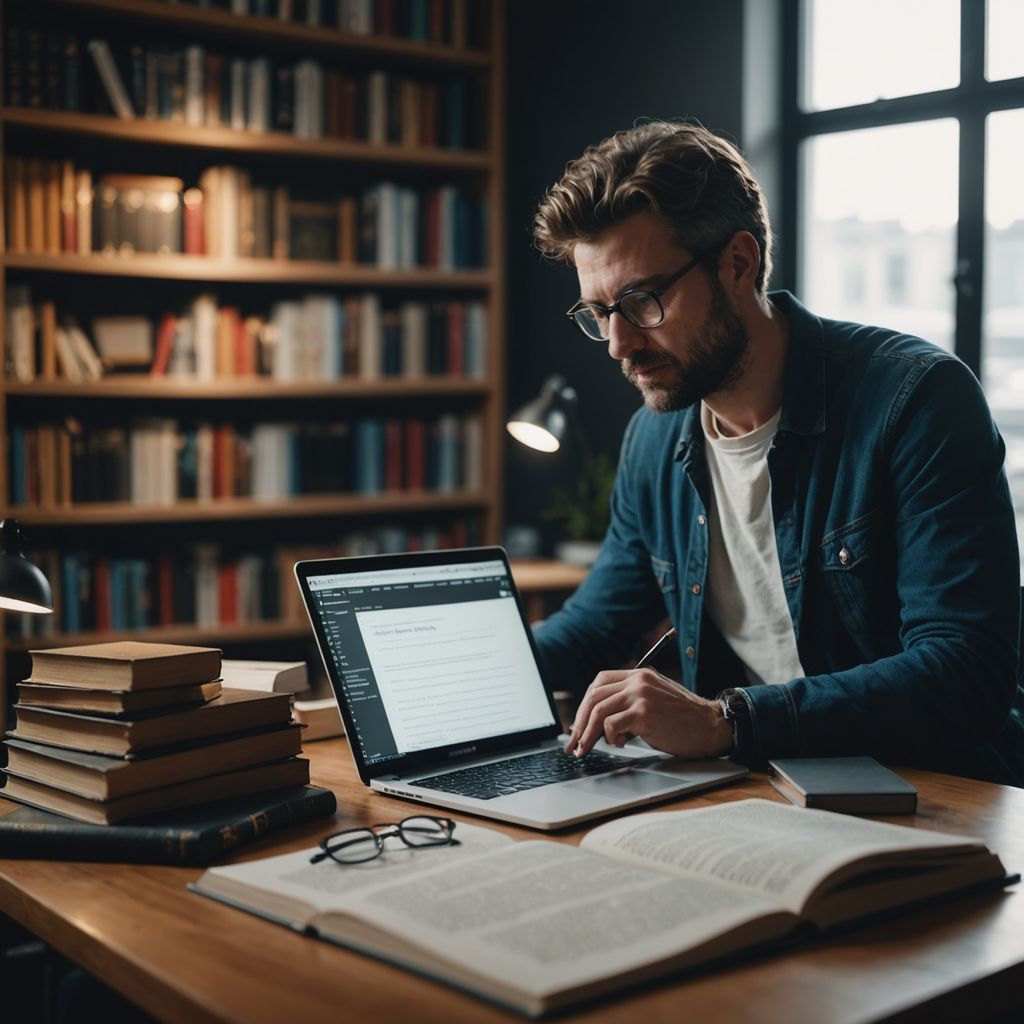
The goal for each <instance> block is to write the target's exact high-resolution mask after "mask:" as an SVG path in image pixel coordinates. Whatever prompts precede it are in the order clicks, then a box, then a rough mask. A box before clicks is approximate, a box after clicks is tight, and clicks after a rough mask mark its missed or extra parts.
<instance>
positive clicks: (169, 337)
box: [149, 313, 178, 377]
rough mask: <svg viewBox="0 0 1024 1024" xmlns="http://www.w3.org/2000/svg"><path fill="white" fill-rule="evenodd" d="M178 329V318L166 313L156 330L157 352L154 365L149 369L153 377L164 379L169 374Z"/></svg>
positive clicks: (154, 356)
mask: <svg viewBox="0 0 1024 1024" xmlns="http://www.w3.org/2000/svg"><path fill="white" fill-rule="evenodd" d="M177 329H178V318H177V317H176V316H175V315H174V314H173V313H164V315H163V316H162V317H161V318H160V326H159V327H157V330H156V351H155V353H154V355H153V365H152V366H151V367H150V368H149V375H150V376H151V377H162V376H163V375H164V374H165V373H167V366H168V364H169V363H170V361H171V352H172V351H173V349H174V332H175V331H176V330H177Z"/></svg>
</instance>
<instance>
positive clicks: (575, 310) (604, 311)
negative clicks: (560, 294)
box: [565, 256, 701, 341]
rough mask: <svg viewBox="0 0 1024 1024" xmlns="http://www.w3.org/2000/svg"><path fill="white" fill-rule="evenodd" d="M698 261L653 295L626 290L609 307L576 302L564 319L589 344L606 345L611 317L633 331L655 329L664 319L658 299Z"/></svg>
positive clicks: (698, 260) (672, 277)
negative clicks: (623, 320) (618, 315)
mask: <svg viewBox="0 0 1024 1024" xmlns="http://www.w3.org/2000/svg"><path fill="white" fill-rule="evenodd" d="M700 261H701V257H699V256H696V257H694V258H693V259H692V260H690V262H689V263H687V264H686V265H685V266H683V267H680V268H679V270H677V271H676V272H675V273H674V274H673V275H672V276H671V277H670V278H669V279H668V280H667V281H666V282H665V283H664V284H663V285H662V286H661V287H660V288H655V289H654V291H647V290H645V289H642V288H630V289H629V290H628V291H624V292H623V293H622V294H621V295H620V296H619V297H618V299H616V300H615V302H613V303H612V304H611V305H610V306H602V305H601V303H599V302H577V303H576V305H575V306H573V307H572V309H570V310H568V311H567V312H566V314H565V315H566V316H567V317H568V318H569V319H570V320H572V321H573V323H575V324H576V326H577V327H578V328H579V329H580V330H581V331H582V332H583V333H584V335H586V337H588V338H590V339H591V340H592V341H607V340H608V339H609V337H611V319H612V313H621V314H622V315H623V316H624V317H625V318H626V319H627V320H628V321H629V322H630V323H631V324H632V325H633V326H634V327H644V328H647V327H657V326H658V325H659V324H661V323H662V321H663V320H664V319H665V307H664V306H662V304H661V297H662V295H664V294H665V292H667V291H668V290H669V288H671V287H672V285H674V284H675V283H676V281H678V280H679V279H680V278H681V277H684V276H685V275H686V274H688V273H689V272H690V271H691V270H693V268H694V267H695V266H697V264H698V263H700Z"/></svg>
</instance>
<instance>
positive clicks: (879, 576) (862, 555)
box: [818, 509, 899, 661]
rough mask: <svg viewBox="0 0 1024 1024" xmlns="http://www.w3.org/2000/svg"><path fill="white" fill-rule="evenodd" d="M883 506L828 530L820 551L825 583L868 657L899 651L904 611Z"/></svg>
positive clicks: (883, 655)
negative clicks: (900, 620)
mask: <svg viewBox="0 0 1024 1024" xmlns="http://www.w3.org/2000/svg"><path fill="white" fill-rule="evenodd" d="M885 527H886V524H885V523H884V522H883V516H882V514H881V511H880V510H877V509H876V510H875V511H873V512H869V513H867V514H866V515H863V516H860V517H859V518H857V519H855V520H853V521H852V522H850V523H847V524H846V525H845V526H842V527H840V528H839V529H838V530H833V531H832V532H831V533H829V534H826V536H825V537H824V538H822V541H821V547H820V549H819V552H818V564H819V567H820V569H821V573H822V576H823V578H824V581H825V586H826V588H827V590H828V592H829V594H830V595H831V597H832V600H833V602H834V604H835V607H836V611H837V612H838V614H839V617H840V619H841V621H842V623H843V625H844V626H845V627H846V629H847V631H848V632H849V634H850V636H851V637H852V638H853V640H854V641H855V643H856V644H857V646H858V647H859V648H860V650H861V652H862V654H863V655H864V656H865V657H866V658H868V659H869V660H872V661H873V660H876V659H877V658H881V657H885V656H886V655H888V654H893V653H895V652H896V651H897V650H898V649H899V641H898V630H899V610H898V602H897V599H896V592H895V585H894V579H893V559H894V557H895V552H894V551H893V550H892V541H891V531H890V530H888V529H886V528H885Z"/></svg>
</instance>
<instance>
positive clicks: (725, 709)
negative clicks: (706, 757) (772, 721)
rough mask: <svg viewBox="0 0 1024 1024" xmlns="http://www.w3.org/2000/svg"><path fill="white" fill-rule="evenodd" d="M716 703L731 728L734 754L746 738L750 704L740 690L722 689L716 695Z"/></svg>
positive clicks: (742, 745)
mask: <svg viewBox="0 0 1024 1024" xmlns="http://www.w3.org/2000/svg"><path fill="white" fill-rule="evenodd" d="M718 703H719V706H720V707H721V708H722V715H723V717H724V718H725V720H726V721H727V722H728V723H729V726H730V728H731V729H732V750H731V751H729V753H730V754H735V753H737V752H738V751H740V750H742V749H743V747H744V741H746V740H748V735H747V734H748V733H749V731H750V705H749V704H748V703H747V696H746V694H745V693H744V692H743V691H742V690H737V689H730V690H723V691H722V692H721V693H720V694H719V695H718Z"/></svg>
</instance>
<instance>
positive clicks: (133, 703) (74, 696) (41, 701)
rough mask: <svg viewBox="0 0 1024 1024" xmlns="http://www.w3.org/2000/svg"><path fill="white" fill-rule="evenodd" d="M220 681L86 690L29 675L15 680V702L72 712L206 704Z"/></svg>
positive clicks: (123, 711) (119, 711) (127, 711)
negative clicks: (47, 681)
mask: <svg viewBox="0 0 1024 1024" xmlns="http://www.w3.org/2000/svg"><path fill="white" fill-rule="evenodd" d="M220 691H221V682H220V681H219V680H212V681H211V682H208V683H189V684H187V685H185V686H166V687H161V688H160V689H157V690H86V689H82V688H81V687H79V686H58V685H55V684H54V683H40V682H37V681H36V680H35V679H32V678H31V677H30V678H28V679H25V680H23V681H22V682H20V683H18V703H19V704H21V705H23V706H24V707H44V708H54V709H55V710H58V711H60V710H63V711H71V712H76V711H77V712H89V711H92V712H96V713H98V714H104V715H125V714H131V713H132V712H136V711H153V710H155V709H157V708H171V707H177V706H179V705H188V704H205V703H206V702H207V701H211V700H213V698H214V697H217V696H219V695H220Z"/></svg>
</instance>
